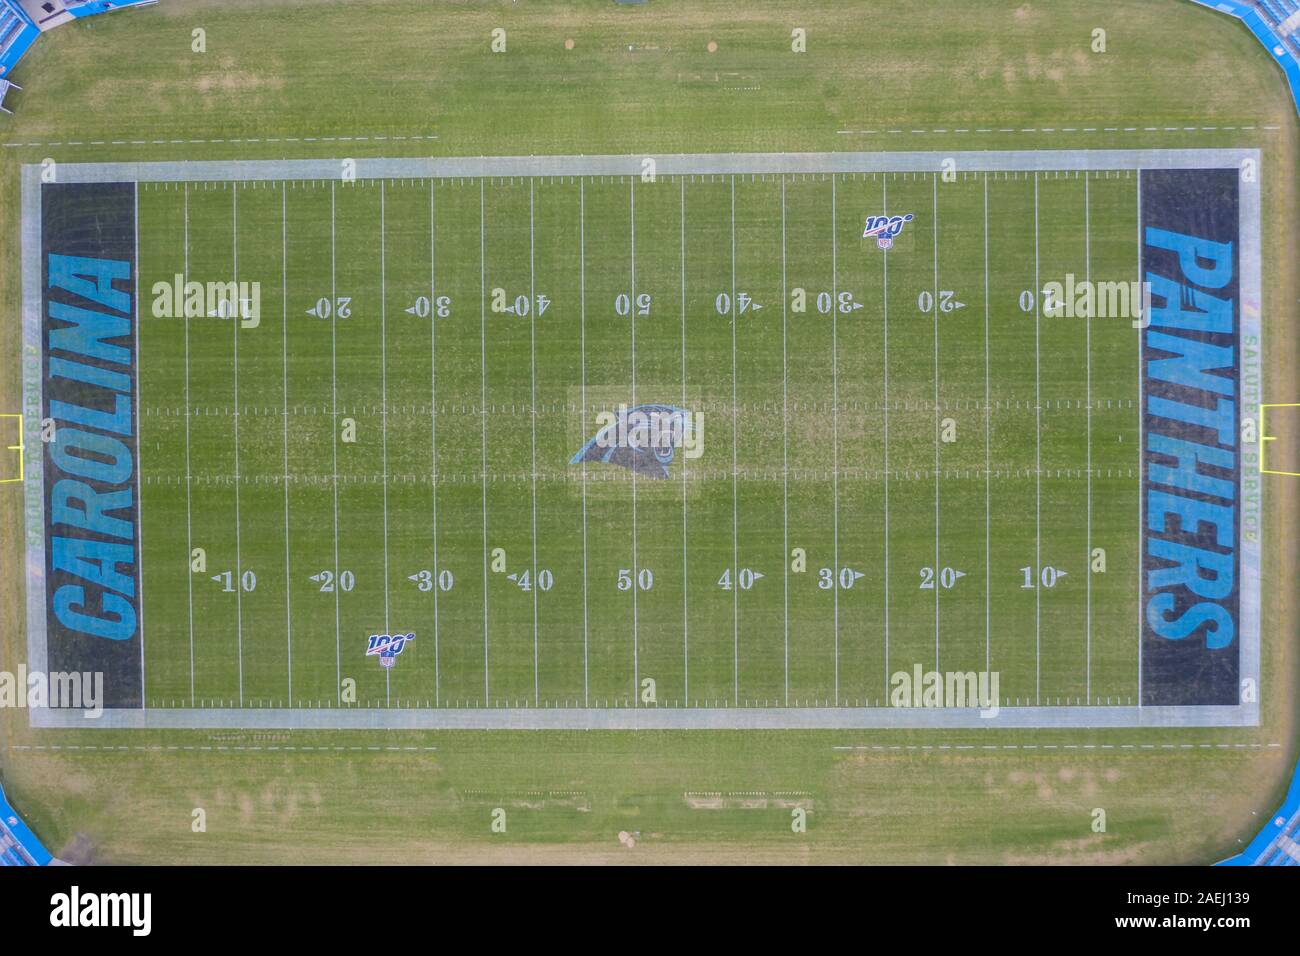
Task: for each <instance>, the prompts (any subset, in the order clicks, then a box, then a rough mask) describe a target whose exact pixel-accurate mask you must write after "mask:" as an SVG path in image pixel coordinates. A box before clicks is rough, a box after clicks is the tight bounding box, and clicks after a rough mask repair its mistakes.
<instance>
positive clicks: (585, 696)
mask: <svg viewBox="0 0 1300 956" xmlns="http://www.w3.org/2000/svg"><path fill="white" fill-rule="evenodd" d="M578 323H579V327H578V340H579V343H580V361H579V364H580V365H581V367H582V408H581V409H580V410H579V420H580V421H581V422H582V434H583V436H586V434H587V193H586V180H585V179H579V180H578ZM581 467H582V705H583V706H584V707H587V706H590V704H591V699H590V695H589V682H588V673H587V671H588V664H589V662H590V660H589V659H590V626H589V624H588V588H587V461H586V457H585V456H584V457H583V460H582V463H581Z"/></svg>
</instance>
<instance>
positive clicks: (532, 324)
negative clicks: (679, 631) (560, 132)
mask: <svg viewBox="0 0 1300 956" xmlns="http://www.w3.org/2000/svg"><path fill="white" fill-rule="evenodd" d="M533 191H534V187H533V180H532V179H531V178H530V179H529V180H528V349H529V352H528V373H529V385H528V388H529V391H528V412H529V419H530V441H531V455H532V458H531V466H530V467H531V477H532V497H533V587H532V591H533V704H534V706H539V702H540V700H541V690H540V686H541V684H540V680H541V679H540V677H539V674H538V647H537V592H538V590H539V589H540V586H539V585H538V583H537V272H536V262H535V249H536V240H535V229H534V209H533V207H534V199H533Z"/></svg>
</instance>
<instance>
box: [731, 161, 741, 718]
mask: <svg viewBox="0 0 1300 956" xmlns="http://www.w3.org/2000/svg"><path fill="white" fill-rule="evenodd" d="M736 469H737V460H736V177H735V176H732V177H731V569H732V570H731V573H732V575H734V576H737V580H735V581H733V582H732V586H731V681H732V695H733V701H734V703H735V704H736V705H739V704H740V597H739V595H740V582H739V579H738V576H739V574H740V524H739V521H738V518H737V511H738V508H737V506H736V498H737V470H736Z"/></svg>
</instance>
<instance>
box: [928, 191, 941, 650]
mask: <svg viewBox="0 0 1300 956" xmlns="http://www.w3.org/2000/svg"><path fill="white" fill-rule="evenodd" d="M930 191H931V203H932V222H933V226H934V298H933V299H932V300H931V302H930V311H931V312H933V313H934V577H935V580H934V669H935V670H936V671H938V670H939V591H940V590H941V588H940V585H939V580H938V579H939V570H940V564H939V174H938V173H935V174H934V176H933V178H932V180H931V183H930Z"/></svg>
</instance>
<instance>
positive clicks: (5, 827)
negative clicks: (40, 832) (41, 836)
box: [0, 787, 54, 866]
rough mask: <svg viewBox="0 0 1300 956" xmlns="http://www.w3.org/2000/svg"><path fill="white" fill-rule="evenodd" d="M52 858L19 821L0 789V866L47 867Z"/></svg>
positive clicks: (2, 789)
mask: <svg viewBox="0 0 1300 956" xmlns="http://www.w3.org/2000/svg"><path fill="white" fill-rule="evenodd" d="M53 861H54V858H53V857H52V856H51V855H50V852H49V851H48V850H46V849H45V847H44V846H42V845H41V841H40V840H38V839H37V838H36V834H34V833H32V831H31V830H30V829H28V827H27V824H25V823H23V821H22V820H21V819H19V817H18V814H17V813H16V812H15V811H14V808H13V807H11V806H10V805H9V802H8V801H7V800H6V799H5V792H4V788H3V787H0V866H48V865H49V864H50V863H51V862H53Z"/></svg>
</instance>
